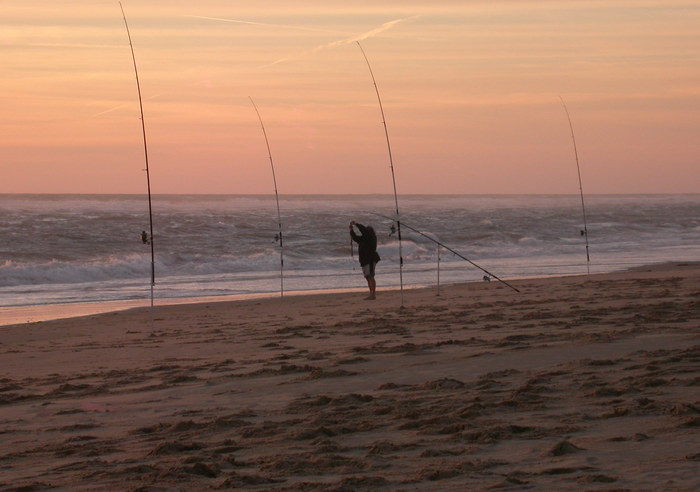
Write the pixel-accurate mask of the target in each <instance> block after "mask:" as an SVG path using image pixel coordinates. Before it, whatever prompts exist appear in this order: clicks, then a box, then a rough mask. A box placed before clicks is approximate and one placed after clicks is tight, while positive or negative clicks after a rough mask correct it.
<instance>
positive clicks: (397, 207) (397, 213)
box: [357, 41, 403, 307]
mask: <svg viewBox="0 0 700 492" xmlns="http://www.w3.org/2000/svg"><path fill="white" fill-rule="evenodd" d="M357 46H359V48H360V51H361V52H362V56H363V57H364V58H365V62H367V68H369V74H370V76H371V77H372V83H373V84H374V90H375V92H376V93H377V101H378V102H379V111H380V112H381V113H382V124H383V125H384V135H386V147H387V150H388V151H389V166H390V167H391V180H392V182H393V184H394V203H395V204H396V227H397V230H398V238H399V284H400V286H401V307H403V252H402V249H401V218H400V217H399V197H398V194H397V193H396V176H395V175H394V159H393V157H392V156H391V143H389V130H388V129H387V126H386V117H385V116H384V107H383V106H382V98H381V97H380V96H379V88H378V87H377V81H376V79H375V78H374V72H372V66H371V65H370V64H369V59H368V58H367V55H366V54H365V50H363V49H362V45H361V44H360V42H359V41H357Z"/></svg>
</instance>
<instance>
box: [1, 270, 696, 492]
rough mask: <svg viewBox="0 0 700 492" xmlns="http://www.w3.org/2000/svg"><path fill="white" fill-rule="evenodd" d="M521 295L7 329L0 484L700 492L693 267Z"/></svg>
mask: <svg viewBox="0 0 700 492" xmlns="http://www.w3.org/2000/svg"><path fill="white" fill-rule="evenodd" d="M378 280H379V283H380V284H381V276H380V277H379V278H378ZM512 284H513V285H515V286H516V287H518V288H519V289H520V290H521V292H520V293H516V292H514V291H512V290H510V289H508V288H507V287H505V286H503V285H502V284H499V283H497V282H489V283H487V282H483V283H473V284H465V285H454V286H448V287H444V286H443V288H442V289H441V295H440V296H439V297H437V296H436V291H435V289H434V288H426V289H416V290H407V291H405V294H404V297H405V300H404V304H405V307H404V308H403V309H400V301H399V299H400V297H399V293H398V292H395V291H380V292H379V293H378V299H377V300H376V301H364V300H363V297H364V296H365V293H364V292H362V293H357V292H356V293H346V294H331V295H311V296H290V297H285V298H284V299H279V298H276V299H264V300H260V299H259V300H249V301H239V302H206V303H197V304H189V305H180V306H167V307H157V308H156V315H155V316H156V320H155V333H154V336H151V335H152V334H151V327H150V315H149V311H148V309H135V310H130V311H123V312H115V313H108V314H100V315H94V316H87V317H83V318H74V319H66V320H55V321H44V322H40V323H31V324H22V325H12V326H5V327H0V361H1V366H0V489H2V490H15V489H19V490H44V489H49V488H52V487H58V488H61V489H64V490H203V489H221V490H280V491H281V490H304V491H326V490H328V491H331V490H333V491H352V490H377V491H384V490H386V491H389V490H391V491H394V490H406V491H409V490H426V491H436V490H440V491H450V490H455V491H463V490H523V489H537V490H635V491H636V490H697V489H698V488H700V265H699V264H667V265H661V266H655V267H647V268H640V269H636V270H634V271H629V272H624V273H615V274H605V275H591V276H574V277H561V278H546V279H530V280H517V281H513V282H512Z"/></svg>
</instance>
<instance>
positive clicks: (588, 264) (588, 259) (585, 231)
mask: <svg viewBox="0 0 700 492" xmlns="http://www.w3.org/2000/svg"><path fill="white" fill-rule="evenodd" d="M559 99H560V100H561V104H562V106H564V111H565V112H566V119H567V120H569V129H570V130H571V140H572V141H573V142H574V156H575V157H576V171H577V172H578V189H579V191H580V192H581V211H582V212H583V230H582V231H581V235H582V236H583V237H584V238H585V239H586V268H587V270H588V274H589V275H590V274H591V257H590V254H589V252H588V226H587V225H586V205H585V204H584V203H583V184H581V166H580V165H579V163H578V150H577V149H576V137H575V136H574V125H573V124H572V123H571V116H569V109H568V108H567V107H566V103H565V102H564V98H563V97H561V96H559Z"/></svg>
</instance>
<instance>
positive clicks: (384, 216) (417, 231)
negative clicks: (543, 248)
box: [372, 213, 520, 292]
mask: <svg viewBox="0 0 700 492" xmlns="http://www.w3.org/2000/svg"><path fill="white" fill-rule="evenodd" d="M372 215H376V216H378V217H383V218H385V219H388V220H391V221H392V222H393V220H394V219H392V218H391V217H387V216H386V215H382V214H377V213H372ZM403 226H404V227H406V228H408V229H410V230H412V231H413V232H415V233H417V234H420V235H421V236H423V237H424V238H426V239H429V240H430V241H432V242H434V243H435V244H437V245H438V246H441V247H443V248H445V249H446V250H447V251H449V252H450V253H452V254H454V255H456V256H458V257H460V258H462V259H463V260H464V261H466V262H468V263H469V264H471V265H473V266H475V267H476V268H478V269H479V270H481V271H482V272H484V273H485V274H487V275H488V276H490V277H493V278H495V279H496V280H498V281H499V282H501V283H502V284H504V285H506V286H507V287H510V288H511V289H513V290H514V291H515V292H520V291H519V290H518V289H516V288H515V287H513V286H512V285H510V284H509V283H508V282H506V281H505V280H503V279H501V278H499V277H498V276H497V275H494V274H493V273H491V272H489V271H488V270H486V269H485V268H482V267H480V266H479V265H477V264H476V263H474V262H473V261H472V260H470V259H469V258H467V257H466V256H464V255H462V254H460V253H458V252H457V251H455V250H454V249H452V248H450V247H449V246H447V245H445V244H444V243H442V242H440V241H438V240H437V239H435V238H432V237H430V236H429V235H428V234H426V233H424V232H421V231H419V230H418V229H416V228H415V227H411V226H410V225H408V224H406V223H405V222H404V224H403Z"/></svg>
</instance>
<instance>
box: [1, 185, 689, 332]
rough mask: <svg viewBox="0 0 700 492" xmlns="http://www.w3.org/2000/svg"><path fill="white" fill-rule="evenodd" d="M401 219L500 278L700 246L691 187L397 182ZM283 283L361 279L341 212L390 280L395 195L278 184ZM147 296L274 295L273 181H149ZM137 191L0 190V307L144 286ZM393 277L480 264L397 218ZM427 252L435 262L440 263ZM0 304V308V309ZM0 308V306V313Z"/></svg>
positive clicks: (132, 295)
mask: <svg viewBox="0 0 700 492" xmlns="http://www.w3.org/2000/svg"><path fill="white" fill-rule="evenodd" d="M399 207H400V212H401V221H402V223H403V224H405V225H406V226H410V227H412V228H414V229H417V230H419V231H421V232H423V233H424V234H426V235H428V236H430V237H433V238H435V239H437V240H438V241H440V242H442V243H443V244H444V245H446V246H448V247H449V248H451V249H453V250H455V251H457V252H458V253H460V254H461V255H463V256H465V257H466V258H468V259H469V260H471V261H472V262H474V263H475V264H477V265H479V266H480V267H482V268H484V269H485V270H487V271H489V272H491V273H493V274H494V275H496V276H498V277H501V278H503V279H515V278H522V277H540V276H550V275H576V274H585V273H586V272H587V270H588V268H589V267H590V271H591V273H597V272H610V271H616V270H623V269H626V268H629V267H634V266H638V265H643V264H650V263H660V262H668V261H697V260H700V194H691V195H591V196H586V213H587V228H588V241H589V244H590V264H589V265H587V261H586V248H585V241H584V237H582V236H581V233H580V231H581V230H582V229H583V219H582V213H581V201H580V196H579V195H464V196H461V195H460V196H458V195H408V196H399ZM280 208H281V216H282V228H283V239H284V251H283V255H284V289H285V292H290V293H291V292H303V291H318V290H335V289H354V288H358V289H361V288H364V287H365V285H366V284H365V281H364V279H363V278H362V274H361V270H360V268H359V264H358V262H357V252H356V249H355V253H354V257H353V256H351V248H350V239H349V235H348V225H349V223H350V221H351V220H355V221H357V222H360V223H363V224H369V225H372V226H373V227H374V228H375V229H376V231H377V236H378V241H379V246H378V251H379V254H380V256H381V258H382V260H381V261H380V262H379V264H378V266H377V283H378V287H379V289H380V290H381V288H385V287H397V286H398V285H399V260H398V257H399V254H398V249H399V247H398V246H399V245H398V239H397V235H396V234H395V233H394V234H392V233H391V226H392V221H391V220H389V219H387V218H385V217H391V216H393V215H394V211H395V205H394V197H393V195H352V196H351V195H342V196H331V195H282V196H280ZM153 222H154V247H155V257H156V266H155V271H156V285H155V288H154V293H155V294H154V295H155V299H156V302H158V300H169V301H173V300H177V299H186V298H187V299H189V298H201V297H211V296H214V297H222V296H237V295H240V296H250V295H279V292H280V248H279V242H278V241H277V239H276V236H277V232H278V221H277V210H276V206H275V198H274V195H155V196H154V197H153ZM148 229H149V224H148V204H147V199H146V197H145V196H140V195H23V194H16V195H0V230H1V231H2V233H1V234H0V308H11V307H21V306H52V305H65V304H70V303H104V302H112V301H129V300H131V301H137V300H144V305H146V304H147V300H148V299H149V297H150V268H151V267H150V262H151V260H150V247H149V246H148V245H144V244H143V243H142V241H141V239H140V233H141V231H142V230H148ZM402 244H403V257H404V268H403V282H404V285H405V286H429V285H436V284H437V282H438V267H439V281H440V282H441V283H445V284H446V283H454V282H476V281H482V278H483V276H484V272H483V271H482V270H480V269H478V268H476V267H474V266H473V265H471V264H469V263H468V262H466V261H464V260H463V259H461V258H459V257H458V256H456V255H454V254H452V253H451V252H449V251H448V250H446V249H444V248H438V247H437V244H436V243H434V242H432V241H430V240H428V239H426V238H425V237H424V236H422V235H420V234H417V233H415V232H414V231H412V230H410V229H408V228H407V227H403V228H402ZM438 254H439V263H438ZM6 311H7V310H5V311H2V310H0V316H3V312H6ZM1 322H2V319H0V323H1Z"/></svg>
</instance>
